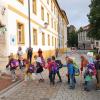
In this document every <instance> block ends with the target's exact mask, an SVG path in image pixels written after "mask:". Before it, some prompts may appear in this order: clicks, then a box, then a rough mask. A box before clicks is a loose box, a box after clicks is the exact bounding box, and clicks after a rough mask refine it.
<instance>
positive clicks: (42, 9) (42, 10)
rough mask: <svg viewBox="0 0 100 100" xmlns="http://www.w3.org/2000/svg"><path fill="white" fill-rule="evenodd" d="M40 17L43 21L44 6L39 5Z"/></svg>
mask: <svg viewBox="0 0 100 100" xmlns="http://www.w3.org/2000/svg"><path fill="white" fill-rule="evenodd" d="M41 19H42V20H43V21H44V8H43V7H42V6H41Z"/></svg>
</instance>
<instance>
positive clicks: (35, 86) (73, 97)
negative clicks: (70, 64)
mask: <svg viewBox="0 0 100 100" xmlns="http://www.w3.org/2000/svg"><path fill="white" fill-rule="evenodd" d="M60 73H61V76H62V79H63V82H62V83H58V82H56V84H55V85H54V86H52V85H50V84H49V80H48V76H47V71H45V72H44V73H43V76H44V78H45V82H40V83H39V82H38V81H37V79H35V80H33V81H29V82H28V83H27V85H24V82H22V83H20V84H19V85H18V86H16V87H14V89H12V90H9V91H8V92H7V93H5V94H3V95H1V96H0V97H1V99H0V100H99V98H100V92H99V91H95V89H92V90H91V91H90V92H85V91H83V89H82V81H81V79H80V78H79V77H77V84H76V88H75V90H70V89H69V88H68V85H67V81H66V80H67V79H66V76H65V74H66V68H63V69H61V70H60ZM56 80H57V81H58V78H57V77H56Z"/></svg>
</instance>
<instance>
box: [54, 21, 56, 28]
mask: <svg viewBox="0 0 100 100" xmlns="http://www.w3.org/2000/svg"><path fill="white" fill-rule="evenodd" d="M54 29H55V30H56V21H54Z"/></svg>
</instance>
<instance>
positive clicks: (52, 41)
mask: <svg viewBox="0 0 100 100" xmlns="http://www.w3.org/2000/svg"><path fill="white" fill-rule="evenodd" d="M52 46H54V38H53V36H52Z"/></svg>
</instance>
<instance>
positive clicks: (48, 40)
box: [48, 35, 50, 46]
mask: <svg viewBox="0 0 100 100" xmlns="http://www.w3.org/2000/svg"><path fill="white" fill-rule="evenodd" d="M48 46H50V35H48Z"/></svg>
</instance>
